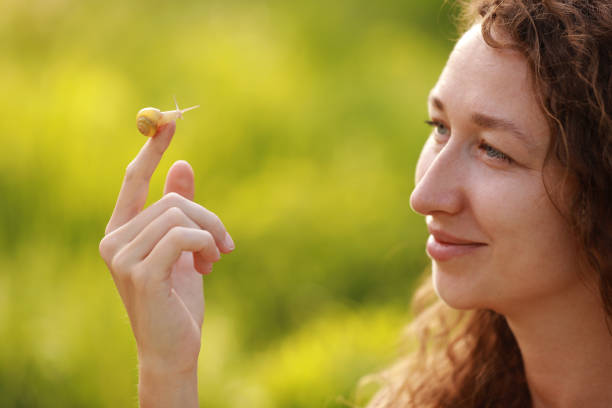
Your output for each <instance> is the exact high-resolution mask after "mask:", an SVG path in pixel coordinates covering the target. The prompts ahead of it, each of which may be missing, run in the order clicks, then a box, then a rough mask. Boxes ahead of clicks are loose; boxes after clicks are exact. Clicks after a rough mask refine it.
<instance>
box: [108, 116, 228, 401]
mask: <svg viewBox="0 0 612 408" xmlns="http://www.w3.org/2000/svg"><path fill="white" fill-rule="evenodd" d="M174 130H175V123H174V122H170V123H168V124H165V125H163V126H161V127H160V128H159V129H158V131H157V132H156V134H155V135H154V137H152V138H151V139H149V140H147V142H146V143H145V145H144V146H143V148H142V149H141V150H140V152H139V153H138V155H137V156H136V158H135V159H134V160H133V161H132V162H131V163H130V165H129V166H128V168H127V170H126V174H125V179H124V181H123V185H122V186H121V191H120V192H119V197H118V199H117V203H116V205H115V210H114V211H113V214H112V216H111V219H110V221H109V223H108V226H107V228H106V235H105V237H104V239H103V240H102V241H101V242H100V254H101V255H102V258H103V259H104V261H105V262H106V264H107V265H108V268H109V269H110V272H111V274H112V276H113V280H114V281H115V285H116V286H117V290H118V291H119V294H120V295H121V299H122V301H123V303H124V305H125V308H126V311H127V314H128V316H129V318H130V323H131V326H132V331H133V332H134V337H135V339H136V346H137V348H138V371H139V384H138V394H139V401H140V407H142V408H158V407H159V408H162V407H163V408H174V407H176V408H179V407H181V408H190V407H197V406H198V405H199V402H198V384H197V367H198V355H199V353H200V346H201V340H202V322H203V319H204V291H203V287H202V275H205V274H208V273H210V272H211V271H212V267H213V263H214V262H217V261H219V260H220V258H221V253H229V252H232V251H233V250H234V243H233V241H232V238H231V237H230V235H229V233H228V232H227V230H226V229H225V226H224V225H223V223H222V222H221V220H220V219H219V218H218V217H217V216H216V215H215V214H213V213H212V212H210V211H209V210H207V209H206V208H204V207H202V206H200V205H198V204H196V203H195V202H193V201H192V200H193V197H194V174H193V170H192V168H191V166H190V165H189V164H188V163H187V162H185V161H178V162H176V163H174V165H172V167H171V168H170V170H169V171H168V175H167V177H166V184H165V187H164V196H163V197H162V198H160V199H159V200H158V201H156V202H155V203H153V204H151V205H150V206H149V207H147V208H144V206H145V203H146V201H147V195H148V190H149V183H150V180H151V176H152V175H153V172H154V171H155V169H156V167H157V165H158V164H159V161H160V160H161V158H162V155H163V154H164V152H165V150H166V149H167V148H168V146H169V144H170V141H171V140H172V136H173V134H174Z"/></svg>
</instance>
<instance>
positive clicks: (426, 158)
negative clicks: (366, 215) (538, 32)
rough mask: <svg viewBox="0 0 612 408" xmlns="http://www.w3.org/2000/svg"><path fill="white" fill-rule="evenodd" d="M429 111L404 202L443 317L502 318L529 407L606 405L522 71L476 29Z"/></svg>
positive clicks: (570, 241) (540, 125)
mask: <svg viewBox="0 0 612 408" xmlns="http://www.w3.org/2000/svg"><path fill="white" fill-rule="evenodd" d="M428 106H429V115H430V124H431V125H432V132H431V134H430V136H429V138H428V139H427V141H426V143H425V146H424V147H423V150H422V152H421V156H420V158H419V162H418V165H417V172H416V187H415V189H414V191H413V193H412V196H411V199H410V203H411V206H412V208H413V209H414V210H415V211H417V212H418V213H420V214H423V215H425V219H426V223H427V226H428V230H429V231H430V234H431V235H430V236H429V239H428V244H427V252H428V254H429V255H430V257H431V258H432V270H433V282H434V287H435V289H436V292H437V293H438V295H439V296H440V298H441V299H442V300H443V301H444V302H446V303H447V304H448V305H450V306H451V307H454V308H458V309H476V308H479V309H480V308H486V309H492V310H495V311H497V312H498V313H501V314H504V315H505V316H506V318H507V320H508V323H509V325H510V327H511V329H512V330H513V332H514V334H515V336H516V338H517V341H518V343H519V346H520V348H521V352H522V354H523V358H524V361H525V366H526V372H527V377H528V382H529V387H530V390H531V392H532V396H533V399H534V406H535V407H574V406H590V407H599V406H601V407H604V406H612V387H610V384H612V374H611V373H612V337H611V336H610V334H609V333H608V331H607V328H606V325H605V319H604V316H605V315H604V313H603V310H602V307H601V301H600V299H599V297H598V295H597V289H596V285H595V284H594V282H592V281H591V277H592V275H593V274H592V271H590V270H588V269H587V268H585V266H584V262H581V257H580V256H579V253H578V250H577V247H576V243H575V241H574V238H573V236H572V234H571V232H570V231H569V229H568V227H567V225H566V223H565V221H564V219H563V217H562V216H561V214H560V213H559V210H558V209H557V208H556V207H555V204H553V202H552V201H551V198H550V197H551V196H552V197H555V201H556V202H557V204H559V206H561V207H562V205H563V197H564V194H569V193H568V188H567V187H564V186H563V183H562V175H561V174H562V172H561V169H560V167H559V166H558V164H557V163H555V162H554V160H552V161H549V162H547V163H546V166H545V161H546V155H547V149H548V146H549V143H550V140H551V135H550V132H549V130H548V126H547V121H546V118H545V116H544V114H543V112H542V110H541V109H540V108H539V105H538V102H537V99H536V96H535V92H534V91H533V89H532V86H531V81H530V74H529V70H528V65H527V62H526V60H525V59H524V58H523V57H522V56H521V55H519V54H518V53H516V52H514V51H511V50H496V49H493V48H491V47H489V46H488V45H486V43H485V42H484V40H483V38H482V36H481V34H480V26H478V25H476V26H474V27H473V28H472V29H471V30H469V31H468V32H467V33H466V34H465V35H464V36H463V37H462V38H461V40H460V41H459V42H458V43H457V45H456V47H455V49H454V51H453V52H452V54H451V56H450V57H449V60H448V62H447V64H446V67H445V68H444V70H443V72H442V74H441V76H440V78H439V80H438V82H437V83H436V85H435V86H434V88H433V89H432V91H431V93H430V96H429V101H428ZM546 186H548V192H549V193H550V194H548V193H547V189H546ZM584 404H587V405H584Z"/></svg>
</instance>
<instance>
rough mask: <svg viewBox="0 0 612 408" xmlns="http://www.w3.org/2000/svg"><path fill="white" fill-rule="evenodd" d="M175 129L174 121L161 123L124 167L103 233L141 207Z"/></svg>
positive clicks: (115, 226)
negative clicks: (111, 212) (119, 187)
mask: <svg viewBox="0 0 612 408" xmlns="http://www.w3.org/2000/svg"><path fill="white" fill-rule="evenodd" d="M175 128H176V126H175V123H174V122H170V123H168V124H166V125H164V126H162V127H161V128H160V129H159V130H158V132H157V134H156V135H155V136H153V137H152V138H150V139H149V140H147V142H146V143H145V145H144V146H143V147H142V149H140V152H138V155H136V158H134V160H132V162H131V163H130V164H129V165H128V166H127V169H126V171H125V177H124V179H123V184H122V185H121V190H120V191H119V197H118V198H117V203H116V204H115V209H114V210H113V215H112V216H111V219H110V221H109V222H108V225H107V226H106V234H108V233H109V232H111V231H113V230H115V229H116V228H118V227H120V226H121V225H123V224H125V223H126V222H128V221H129V220H131V219H132V218H133V217H134V216H135V215H136V214H138V213H139V212H140V211H141V210H142V209H143V208H144V205H145V203H146V202H147V195H148V193H149V182H150V180H151V176H152V175H153V172H154V171H155V169H156V168H157V165H158V164H159V161H160V160H161V158H162V156H163V154H164V152H165V151H166V149H167V148H168V145H170V141H171V140H172V136H173V135H174V130H175Z"/></svg>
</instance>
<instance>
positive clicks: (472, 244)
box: [427, 226, 487, 262]
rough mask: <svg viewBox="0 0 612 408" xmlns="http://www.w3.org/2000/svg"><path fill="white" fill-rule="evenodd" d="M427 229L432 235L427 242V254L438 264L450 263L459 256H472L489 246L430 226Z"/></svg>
mask: <svg viewBox="0 0 612 408" xmlns="http://www.w3.org/2000/svg"><path fill="white" fill-rule="evenodd" d="M427 229H428V230H429V233H430V235H429V239H428V240H427V254H428V255H429V256H430V257H431V258H432V259H433V260H435V261H438V262H444V261H449V260H451V259H453V258H457V257H459V256H464V255H468V254H472V253H473V252H475V251H477V250H479V249H481V248H483V247H485V246H486V245H487V244H485V243H483V242H477V241H472V240H470V239H466V238H461V237H457V236H455V235H452V234H450V233H448V232H446V231H443V230H440V229H435V228H432V227H430V226H428V228H427Z"/></svg>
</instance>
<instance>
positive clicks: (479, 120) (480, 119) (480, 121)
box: [429, 96, 535, 147]
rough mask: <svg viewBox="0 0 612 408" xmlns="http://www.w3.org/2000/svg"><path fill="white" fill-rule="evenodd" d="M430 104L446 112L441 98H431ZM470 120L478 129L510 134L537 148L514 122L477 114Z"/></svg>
mask: <svg viewBox="0 0 612 408" xmlns="http://www.w3.org/2000/svg"><path fill="white" fill-rule="evenodd" d="M429 102H430V103H432V104H433V105H434V106H435V107H436V108H437V109H438V110H440V111H442V112H444V104H443V103H442V101H441V100H440V99H439V98H437V97H435V96H430V97H429ZM470 119H471V120H472V122H473V123H474V124H476V125H477V126H478V127H481V128H483V129H491V130H501V131H505V132H510V133H512V134H513V135H515V136H516V137H517V138H518V139H520V140H521V141H522V142H523V143H525V144H526V145H528V146H529V147H535V143H534V142H533V140H532V138H531V137H529V136H527V135H526V134H525V133H524V132H523V131H521V129H520V128H519V127H518V126H516V125H515V124H514V123H513V122H511V121H509V120H506V119H501V118H495V117H493V116H488V115H485V114H482V113H477V112H475V113H472V115H471V116H470Z"/></svg>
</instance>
